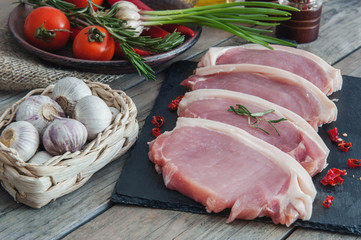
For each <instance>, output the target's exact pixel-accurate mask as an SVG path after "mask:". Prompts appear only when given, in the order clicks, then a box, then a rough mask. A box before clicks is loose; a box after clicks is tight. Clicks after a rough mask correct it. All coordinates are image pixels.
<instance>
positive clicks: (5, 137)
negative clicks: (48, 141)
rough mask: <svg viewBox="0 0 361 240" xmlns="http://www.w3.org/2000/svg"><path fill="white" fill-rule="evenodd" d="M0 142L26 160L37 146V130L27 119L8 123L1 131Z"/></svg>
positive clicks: (38, 140) (38, 139)
mask: <svg viewBox="0 0 361 240" xmlns="http://www.w3.org/2000/svg"><path fill="white" fill-rule="evenodd" d="M0 142H1V143H2V144H4V145H5V146H6V147H8V148H13V149H15V150H16V151H17V153H18V155H19V158H20V159H21V160H23V161H24V162H26V161H28V160H29V159H30V158H31V157H32V156H33V155H34V154H35V152H36V150H37V149H38V147H39V143H40V137H39V132H38V130H37V129H36V128H35V127H34V126H33V125H32V124H31V123H29V122H27V121H18V122H12V123H10V124H9V125H8V126H7V127H6V128H5V129H4V131H3V132H2V133H1V136H0Z"/></svg>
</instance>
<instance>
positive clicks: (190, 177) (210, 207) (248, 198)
mask: <svg viewBox="0 0 361 240" xmlns="http://www.w3.org/2000/svg"><path fill="white" fill-rule="evenodd" d="M149 147H150V151H149V159H150V160H151V161H152V162H154V163H155V164H156V169H157V170H158V171H159V172H160V173H161V174H162V175H163V179H164V183H165V185H166V186H167V187H168V188H169V189H172V190H176V191H178V192H180V193H182V194H184V195H186V196H188V197H190V198H192V199H194V200H195V201H197V202H200V203H201V204H203V205H204V206H205V207H206V209H207V211H208V212H215V213H217V212H220V211H222V210H224V209H227V208H231V213H230V216H229V217H228V220H227V221H228V222H231V221H233V220H234V219H236V218H238V219H254V218H256V217H262V216H267V217H270V218H271V219H272V220H273V222H274V223H276V224H277V223H281V224H285V225H287V226H289V225H291V224H292V223H293V222H294V221H295V220H297V219H298V218H300V219H303V220H308V219H310V217H311V213H312V202H313V200H314V197H315V194H316V190H315V187H314V185H313V182H312V179H311V176H310V175H309V174H308V173H307V171H306V170H305V169H304V168H303V167H302V166H301V165H300V164H299V163H298V162H297V161H296V160H295V159H294V158H292V157H291V156H290V155H288V154H286V153H284V152H282V151H281V150H279V149H278V148H276V147H274V146H273V145H271V144H268V143H267V142H265V141H263V140H261V139H259V138H256V137H254V136H252V135H250V134H248V133H247V132H246V131H244V130H242V129H240V128H237V127H234V126H231V125H229V124H224V123H221V122H217V121H211V120H206V119H195V118H181V117H179V118H178V121H177V124H176V127H175V128H174V129H173V130H172V131H171V132H165V133H163V134H162V135H160V136H158V137H157V138H156V139H155V140H153V141H152V142H151V143H150V144H149Z"/></svg>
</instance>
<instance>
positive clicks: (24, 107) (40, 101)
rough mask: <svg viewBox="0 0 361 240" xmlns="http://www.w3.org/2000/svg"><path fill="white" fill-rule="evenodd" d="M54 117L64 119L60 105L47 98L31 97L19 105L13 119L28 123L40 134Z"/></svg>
mask: <svg viewBox="0 0 361 240" xmlns="http://www.w3.org/2000/svg"><path fill="white" fill-rule="evenodd" d="M54 116H60V117H65V114H64V111H63V109H62V108H61V107H60V105H59V104H57V103H56V102H55V101H54V100H53V99H51V98H50V97H48V96H43V95H33V96H30V97H28V98H27V99H25V100H24V101H23V102H22V103H21V104H20V105H19V108H18V110H17V112H16V117H15V119H16V121H27V122H30V123H31V124H33V125H34V127H35V128H36V129H37V130H38V132H39V133H40V134H42V133H43V132H44V130H45V128H46V127H47V126H48V125H49V124H50V123H51V122H52V121H53V120H54Z"/></svg>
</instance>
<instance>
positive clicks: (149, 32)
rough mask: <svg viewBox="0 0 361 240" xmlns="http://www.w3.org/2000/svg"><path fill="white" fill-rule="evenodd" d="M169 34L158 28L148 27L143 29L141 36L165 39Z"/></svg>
mask: <svg viewBox="0 0 361 240" xmlns="http://www.w3.org/2000/svg"><path fill="white" fill-rule="evenodd" d="M168 34H170V32H168V31H166V30H164V29H163V28H161V27H158V26H150V27H146V28H144V29H143V32H142V34H141V35H142V36H150V37H151V38H159V37H160V38H165V37H166V36H167V35H168Z"/></svg>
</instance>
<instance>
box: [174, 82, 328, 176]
mask: <svg viewBox="0 0 361 240" xmlns="http://www.w3.org/2000/svg"><path fill="white" fill-rule="evenodd" d="M237 104H241V105H243V106H245V107H246V108H247V109H249V110H250V111H251V112H252V113H255V112H264V111H267V110H270V109H272V110H275V111H274V112H273V113H269V114H267V115H266V116H264V118H266V119H267V120H277V119H281V118H286V119H287V121H282V122H279V123H274V126H275V127H276V128H277V131H278V132H279V135H278V133H277V132H276V131H275V129H274V128H273V127H272V126H271V125H270V124H268V123H267V122H265V121H261V122H260V123H259V125H258V127H260V128H262V129H264V130H266V131H267V132H268V133H269V134H266V133H265V132H263V131H261V130H260V129H256V128H254V127H251V126H250V125H249V122H248V119H247V117H246V116H239V115H237V114H235V113H234V112H230V111H227V110H228V109H229V108H230V106H233V107H235V108H237V107H236V105H237ZM178 115H179V117H190V118H203V119H209V120H214V121H219V122H223V123H227V124H231V125H233V126H236V127H239V128H242V129H243V130H245V131H247V132H248V133H250V134H252V135H253V136H255V137H258V138H260V139H262V140H264V141H266V142H268V143H270V144H272V145H274V146H275V147H277V148H279V149H281V150H282V151H283V152H285V153H288V154H289V155H291V156H292V157H293V158H295V159H296V160H297V161H298V162H299V163H300V164H301V165H302V166H303V167H304V168H305V169H306V170H307V172H308V173H309V174H310V175H311V176H314V175H315V174H317V173H319V172H320V171H322V170H323V169H324V168H325V167H326V160H327V156H328V154H329V149H328V148H327V146H326V144H325V143H324V142H323V140H322V139H321V137H320V136H319V135H318V134H317V133H316V132H315V131H314V129H313V128H312V127H311V125H309V124H308V123H307V122H306V121H305V120H304V119H303V118H301V117H300V116H298V115H297V114H295V113H293V112H291V111H289V110H288V109H286V108H283V107H281V106H279V105H276V104H273V103H271V102H268V101H266V100H264V99H261V98H259V97H255V96H252V95H248V94H243V93H238V92H233V91H228V90H220V89H200V90H195V91H192V92H188V93H186V94H185V95H184V97H183V99H182V101H181V102H180V104H179V107H178ZM254 121H255V119H251V122H254Z"/></svg>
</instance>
